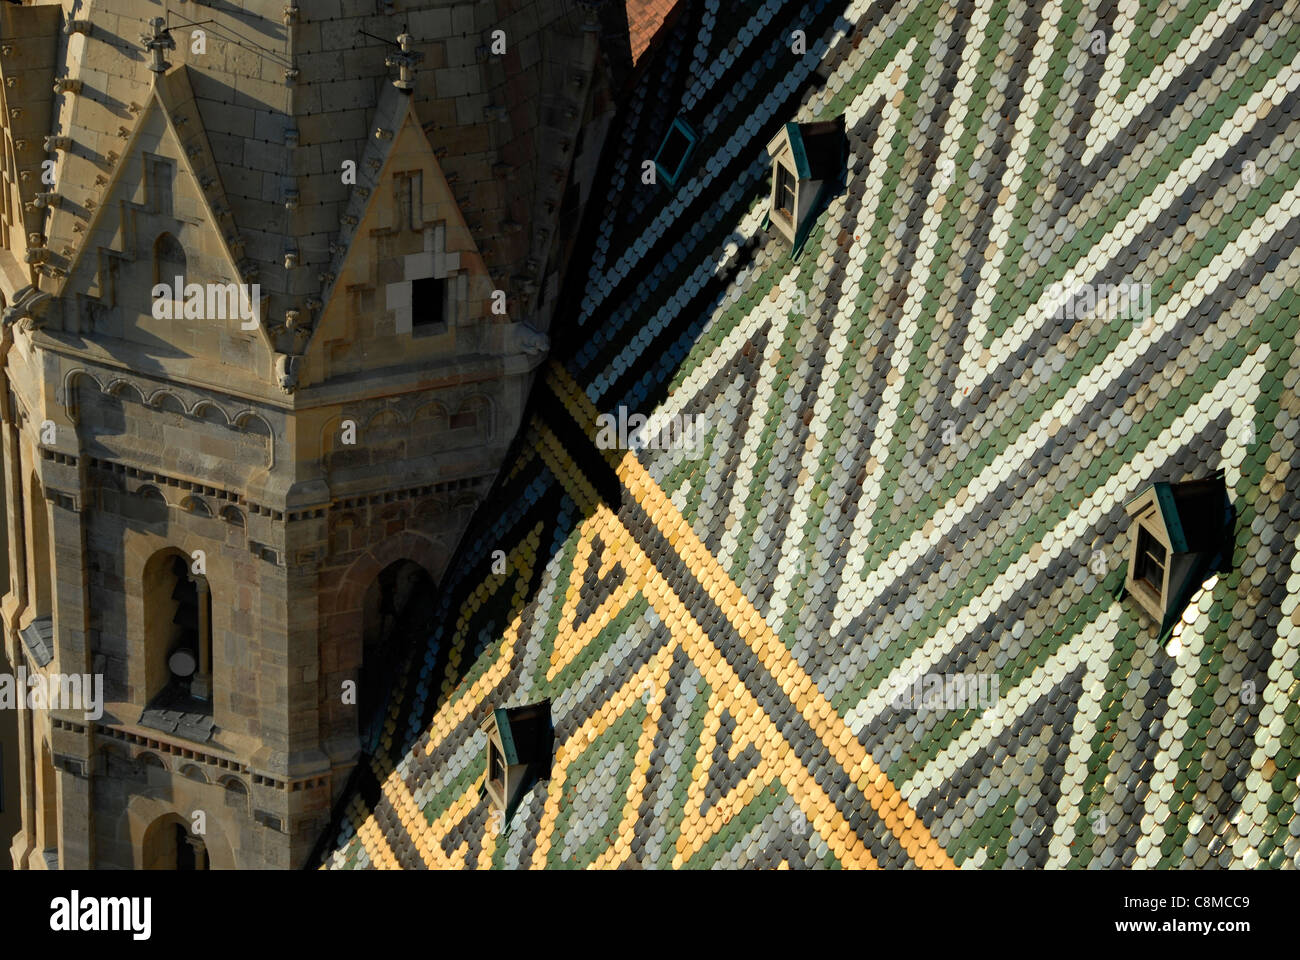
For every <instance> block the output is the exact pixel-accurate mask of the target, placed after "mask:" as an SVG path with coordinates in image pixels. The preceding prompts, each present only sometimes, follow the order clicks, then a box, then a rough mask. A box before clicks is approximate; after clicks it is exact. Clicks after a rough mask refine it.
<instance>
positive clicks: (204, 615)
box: [190, 577, 212, 701]
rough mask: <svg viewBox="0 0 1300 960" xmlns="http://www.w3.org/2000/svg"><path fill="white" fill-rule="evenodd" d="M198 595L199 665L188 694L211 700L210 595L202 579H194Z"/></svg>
mask: <svg viewBox="0 0 1300 960" xmlns="http://www.w3.org/2000/svg"><path fill="white" fill-rule="evenodd" d="M194 586H195V587H196V588H197V589H198V595H199V665H198V669H197V670H196V671H195V672H194V679H193V680H191V681H190V693H191V694H192V695H194V696H195V697H198V698H199V699H200V700H209V701H210V700H211V699H212V593H211V591H210V590H209V588H208V581H207V579H206V578H204V577H196V578H195V580H194Z"/></svg>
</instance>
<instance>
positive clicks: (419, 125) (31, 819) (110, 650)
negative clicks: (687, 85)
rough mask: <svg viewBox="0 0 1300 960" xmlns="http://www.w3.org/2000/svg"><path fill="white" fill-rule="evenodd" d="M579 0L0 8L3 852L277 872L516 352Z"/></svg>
mask: <svg viewBox="0 0 1300 960" xmlns="http://www.w3.org/2000/svg"><path fill="white" fill-rule="evenodd" d="M164 6H165V7H166V10H164ZM596 6H597V5H596V4H581V3H578V4H575V3H572V2H565V0H479V2H474V3H454V2H447V0H313V2H310V3H301V4H299V3H295V0H243V2H242V3H240V4H226V3H212V4H209V3H207V2H205V0H191V2H188V3H186V2H183V0H176V2H173V3H170V4H166V5H162V6H160V5H159V4H158V3H156V2H149V0H84V2H81V3H77V4H71V3H67V4H60V3H58V2H42V0H37V2H32V3H25V4H22V5H15V4H10V3H5V4H0V98H2V99H3V111H4V120H3V123H4V130H3V157H2V159H0V162H2V163H3V176H2V177H0V184H2V187H0V189H2V190H3V197H2V198H0V200H2V203H0V248H2V249H0V295H2V296H3V308H4V323H3V334H2V340H0V370H2V371H3V372H2V376H3V389H2V390H0V409H2V412H3V423H4V426H3V444H2V445H3V460H4V470H3V475H2V478H0V479H2V480H3V491H2V495H3V499H4V502H5V508H6V509H5V514H6V530H5V534H6V538H7V542H8V569H7V582H5V583H3V584H0V589H2V590H3V592H4V598H3V603H2V612H3V627H4V643H5V650H6V653H7V655H8V658H9V660H10V662H11V663H12V664H13V665H14V666H15V670H16V671H25V673H26V676H28V677H29V678H33V680H34V681H35V680H39V681H40V682H41V683H42V684H44V683H49V684H50V686H49V690H50V691H51V693H50V699H49V705H48V707H47V708H45V709H40V708H39V705H37V706H38V708H37V709H32V710H27V711H24V712H22V713H21V714H20V730H19V740H20V750H19V753H20V768H21V780H22V788H23V789H22V798H21V807H22V829H21V831H20V832H19V833H18V834H17V835H16V836H15V837H14V838H13V840H12V844H11V854H12V858H13V862H14V865H15V867H18V868H46V867H50V868H53V867H62V868H65V869H66V868H87V867H90V868H94V867H171V866H176V867H204V866H211V867H214V868H221V867H239V868H257V867H282V868H283V867H296V866H299V865H301V864H302V863H303V862H304V861H305V860H306V858H307V856H308V854H309V852H310V850H311V848H312V845H313V844H314V843H315V841H316V840H317V837H318V834H319V833H320V831H321V830H322V828H323V827H324V825H325V824H326V822H327V821H328V817H329V813H330V808H331V805H332V804H333V803H334V801H335V800H336V799H337V797H338V796H339V795H340V793H341V792H342V790H343V787H344V785H345V783H346V780H347V777H348V775H349V772H350V770H351V769H352V767H353V766H354V765H355V763H356V759H357V757H358V755H359V752H360V750H361V749H362V748H363V745H364V742H375V741H377V739H378V738H380V737H381V736H383V734H384V724H385V719H386V718H385V717H384V716H383V713H382V708H383V700H382V694H383V691H385V690H387V689H388V688H389V686H390V685H391V682H392V680H393V678H394V672H395V671H396V670H398V669H400V666H401V660H402V652H403V649H404V647H403V643H402V640H403V638H404V637H407V636H412V635H417V634H419V633H420V632H421V631H422V630H423V629H424V628H425V627H426V626H427V618H428V615H429V614H428V609H427V605H426V604H425V603H424V601H425V600H426V599H427V597H428V596H429V594H430V593H431V591H432V585H433V584H436V583H437V582H438V580H439V579H440V578H441V577H442V575H443V573H444V570H445V567H446V565H447V563H448V561H449V559H450V558H451V556H452V553H453V551H454V550H455V548H456V545H457V541H458V539H459V537H460V536H461V533H462V532H463V530H464V527H465V525H466V523H467V520H468V518H469V516H470V514H471V513H472V511H473V510H474V509H475V507H476V506H477V504H478V503H479V502H480V501H481V499H482V498H483V496H484V494H485V493H486V491H487V490H488V488H489V487H490V485H491V484H492V482H493V480H494V477H495V475H496V473H497V470H498V467H499V465H500V463H501V461H502V458H503V457H504V454H505V452H506V448H507V446H508V444H509V443H510V440H511V438H512V436H513V434H514V432H515V430H516V427H517V425H518V424H519V422H520V418H521V413H522V408H523V404H524V400H525V397H526V395H527V392H528V389H529V387H530V384H531V381H532V378H533V374H534V372H535V370H536V369H537V367H538V366H539V364H540V363H541V361H542V358H543V357H544V355H545V352H546V349H547V333H548V331H549V328H550V320H551V315H552V313H553V311H554V307H555V300H556V297H557V292H558V289H559V284H560V278H561V276H562V274H563V271H564V267H565V264H566V260H567V257H568V255H569V252H570V250H571V240H572V235H573V232H574V231H573V228H574V226H575V225H576V223H577V219H578V216H579V214H580V211H581V208H582V205H583V203H584V201H585V199H586V192H587V188H588V186H589V184H590V182H591V179H592V176H593V174H594V168H595V161H596V158H597V157H598V155H599V152H600V147H601V144H602V141H603V138H604V131H605V129H606V127H607V125H608V120H609V114H610V104H611V97H610V86H611V84H610V81H609V79H608V72H607V70H606V67H605V59H604V57H603V56H602V45H603V41H602V39H601V37H602V33H601V30H600V27H599V24H598V22H597V18H596V9H595V7H596ZM70 16H75V17H76V19H69V17H70ZM616 59H617V58H616ZM74 675H75V676H78V677H80V676H82V675H85V676H87V677H89V678H91V679H92V687H91V688H88V690H89V689H93V679H94V678H96V677H102V679H103V694H104V695H103V701H104V702H103V704H102V715H101V716H95V713H97V711H96V710H94V709H93V706H94V704H85V703H73V704H70V698H64V699H63V700H59V701H57V702H56V698H55V696H54V693H53V691H54V690H57V689H59V683H60V679H62V681H63V683H64V686H65V688H66V687H67V685H68V684H69V683H70V682H71V681H69V679H68V678H70V677H72V676H74ZM88 706H89V707H91V708H92V709H86V707H88ZM200 815H201V816H200Z"/></svg>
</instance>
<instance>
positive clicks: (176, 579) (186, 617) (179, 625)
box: [142, 549, 212, 713]
mask: <svg viewBox="0 0 1300 960" xmlns="http://www.w3.org/2000/svg"><path fill="white" fill-rule="evenodd" d="M142 585H143V590H144V628H145V690H146V701H147V702H148V703H150V704H152V705H156V706H159V707H167V708H171V709H179V710H182V711H185V712H190V713H194V712H198V713H206V712H210V711H211V709H212V707H211V704H212V594H211V592H210V591H209V589H208V581H207V578H206V577H204V576H202V575H200V574H196V573H193V572H192V570H191V568H190V562H189V559H188V558H187V557H186V556H185V555H184V554H182V553H181V552H180V551H178V550H172V549H168V550H163V551H160V552H159V553H156V554H154V555H153V557H152V558H150V560H149V562H148V563H146V564H145V569H144V576H143V577H142Z"/></svg>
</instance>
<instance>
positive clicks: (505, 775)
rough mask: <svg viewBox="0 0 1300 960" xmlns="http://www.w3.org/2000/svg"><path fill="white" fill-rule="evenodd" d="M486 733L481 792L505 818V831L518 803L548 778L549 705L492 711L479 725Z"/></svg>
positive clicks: (543, 702) (550, 733) (549, 753)
mask: <svg viewBox="0 0 1300 960" xmlns="http://www.w3.org/2000/svg"><path fill="white" fill-rule="evenodd" d="M481 729H482V730H483V731H484V732H485V733H486V734H487V758H486V759H487V763H486V768H485V770H484V776H483V791H482V792H484V793H486V794H487V796H488V799H489V800H491V801H492V805H493V806H494V807H495V808H496V809H497V810H498V811H499V812H500V813H501V814H502V815H503V817H504V819H505V832H509V829H510V820H511V818H512V817H513V816H514V812H515V810H516V808H517V807H518V806H519V801H520V800H522V799H523V796H524V794H525V793H526V792H527V791H528V789H529V788H530V787H531V786H532V785H533V784H534V783H536V782H537V781H538V780H548V779H550V775H551V747H552V743H553V739H554V731H553V730H552V728H551V703H550V701H549V700H543V701H542V702H541V703H534V704H531V705H529V706H526V707H508V708H505V709H498V710H493V711H492V712H491V713H490V714H488V716H487V719H485V720H484V721H483V723H482V724H481Z"/></svg>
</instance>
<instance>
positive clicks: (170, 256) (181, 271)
mask: <svg viewBox="0 0 1300 960" xmlns="http://www.w3.org/2000/svg"><path fill="white" fill-rule="evenodd" d="M187 262H188V261H187V259H186V257H185V248H184V247H182V246H181V242H180V241H179V240H177V239H176V238H175V237H174V236H172V235H171V234H170V233H160V234H158V239H157V240H155V241H154V242H153V282H154V283H165V284H167V285H168V286H172V285H173V284H175V283H176V278H177V277H180V285H181V288H182V289H184V287H185V268H186V265H187Z"/></svg>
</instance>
